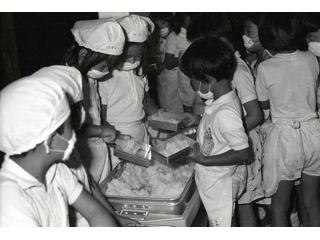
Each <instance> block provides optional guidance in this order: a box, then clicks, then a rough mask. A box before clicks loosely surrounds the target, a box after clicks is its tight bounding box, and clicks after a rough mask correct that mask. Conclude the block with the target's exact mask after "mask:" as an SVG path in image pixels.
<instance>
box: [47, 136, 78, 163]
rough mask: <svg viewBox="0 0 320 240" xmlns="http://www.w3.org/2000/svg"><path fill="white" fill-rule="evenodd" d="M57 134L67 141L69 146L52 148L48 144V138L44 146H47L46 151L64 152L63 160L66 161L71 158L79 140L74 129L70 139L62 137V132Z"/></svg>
mask: <svg viewBox="0 0 320 240" xmlns="http://www.w3.org/2000/svg"><path fill="white" fill-rule="evenodd" d="M57 136H59V137H60V138H61V139H62V140H63V141H65V142H66V143H68V147H67V148H66V149H65V150H57V149H51V148H49V146H48V142H47V140H46V141H45V142H44V146H45V148H46V153H50V151H51V152H61V153H63V157H62V159H61V160H62V161H66V160H68V159H69V158H70V156H71V153H72V152H73V149H74V145H75V144H76V141H77V137H76V134H75V132H74V131H72V136H71V138H70V140H67V139H65V138H64V137H62V136H61V135H60V134H58V133H57Z"/></svg>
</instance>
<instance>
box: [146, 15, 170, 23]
mask: <svg viewBox="0 0 320 240" xmlns="http://www.w3.org/2000/svg"><path fill="white" fill-rule="evenodd" d="M149 18H150V19H151V20H152V21H153V22H156V21H157V20H164V21H167V22H168V23H170V22H171V20H172V18H173V14H172V13H171V12H151V13H150V14H149Z"/></svg>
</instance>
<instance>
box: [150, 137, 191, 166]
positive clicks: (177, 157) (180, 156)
mask: <svg viewBox="0 0 320 240" xmlns="http://www.w3.org/2000/svg"><path fill="white" fill-rule="evenodd" d="M179 135H180V136H178V135H176V136H173V137H172V138H175V137H178V138H179V137H180V138H184V139H187V140H188V142H189V143H190V146H192V145H193V144H195V141H194V140H193V139H192V138H189V137H187V136H184V135H182V134H179ZM172 138H169V139H167V140H166V141H163V142H160V143H158V144H157V145H156V146H153V147H152V149H151V150H152V159H154V160H158V161H160V162H162V163H164V164H167V165H170V164H173V163H178V162H180V163H182V162H183V160H184V158H185V157H186V156H187V155H188V153H189V151H190V147H187V148H184V149H182V150H180V151H178V152H176V153H174V154H172V155H170V156H164V155H163V154H161V153H160V151H161V149H163V148H164V147H165V144H166V142H167V141H170V139H172Z"/></svg>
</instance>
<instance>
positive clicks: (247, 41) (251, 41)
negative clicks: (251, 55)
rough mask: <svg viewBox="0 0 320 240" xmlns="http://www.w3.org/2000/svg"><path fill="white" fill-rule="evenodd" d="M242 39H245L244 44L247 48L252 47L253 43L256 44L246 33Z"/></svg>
mask: <svg viewBox="0 0 320 240" xmlns="http://www.w3.org/2000/svg"><path fill="white" fill-rule="evenodd" d="M242 39H243V45H244V47H245V48H246V49H249V48H252V47H253V45H254V42H253V40H252V39H251V38H249V37H248V36H246V35H243V36H242Z"/></svg>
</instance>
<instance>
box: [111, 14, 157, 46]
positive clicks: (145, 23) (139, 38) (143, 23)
mask: <svg viewBox="0 0 320 240" xmlns="http://www.w3.org/2000/svg"><path fill="white" fill-rule="evenodd" d="M117 21H118V22H119V23H120V25H121V26H122V27H123V29H124V31H125V33H126V34H127V37H128V41H129V42H138V43H142V42H145V41H146V40H147V39H148V37H149V35H150V34H151V33H152V32H153V30H154V24H153V22H152V21H151V20H150V18H148V17H142V16H138V15H134V14H132V15H129V16H126V17H123V18H119V19H117Z"/></svg>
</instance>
